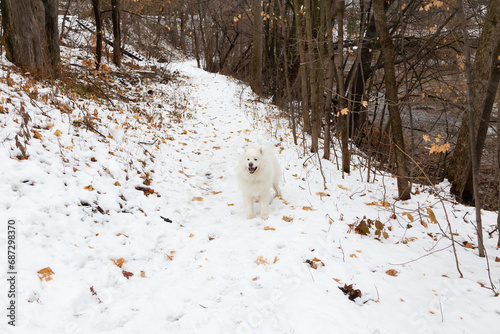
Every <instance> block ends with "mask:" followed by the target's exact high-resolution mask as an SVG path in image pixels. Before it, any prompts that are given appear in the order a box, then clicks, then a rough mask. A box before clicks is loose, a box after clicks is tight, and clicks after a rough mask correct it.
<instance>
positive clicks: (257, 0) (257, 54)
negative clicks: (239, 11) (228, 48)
mask: <svg viewBox="0 0 500 334" xmlns="http://www.w3.org/2000/svg"><path fill="white" fill-rule="evenodd" d="M261 12H262V4H261V0H252V14H253V49H252V50H253V51H252V63H251V72H252V82H251V87H252V90H253V91H254V93H255V94H257V95H262V93H263V92H262V55H263V53H262V51H263V45H262V43H263V37H262V15H261Z"/></svg>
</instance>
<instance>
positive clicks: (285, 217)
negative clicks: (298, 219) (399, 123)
mask: <svg viewBox="0 0 500 334" xmlns="http://www.w3.org/2000/svg"><path fill="white" fill-rule="evenodd" d="M281 219H283V220H284V221H286V222H288V223H289V222H291V221H293V218H291V217H288V216H283V218H281Z"/></svg>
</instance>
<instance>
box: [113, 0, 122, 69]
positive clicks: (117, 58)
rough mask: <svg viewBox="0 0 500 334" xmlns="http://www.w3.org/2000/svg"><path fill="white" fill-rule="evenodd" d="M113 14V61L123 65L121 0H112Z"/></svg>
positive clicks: (119, 65)
mask: <svg viewBox="0 0 500 334" xmlns="http://www.w3.org/2000/svg"><path fill="white" fill-rule="evenodd" d="M111 11H112V12H111V16H112V20H113V63H115V65H116V66H118V67H121V66H122V57H121V53H122V50H121V29H120V0H111Z"/></svg>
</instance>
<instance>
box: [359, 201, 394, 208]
mask: <svg viewBox="0 0 500 334" xmlns="http://www.w3.org/2000/svg"><path fill="white" fill-rule="evenodd" d="M365 204H366V205H369V206H372V205H373V206H381V207H384V208H387V207H389V206H391V205H390V204H389V203H387V202H386V201H380V202H377V201H373V202H371V203H365Z"/></svg>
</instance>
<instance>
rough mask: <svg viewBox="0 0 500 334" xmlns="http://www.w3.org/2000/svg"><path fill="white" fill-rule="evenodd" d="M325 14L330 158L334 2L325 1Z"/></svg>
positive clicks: (326, 143)
mask: <svg viewBox="0 0 500 334" xmlns="http://www.w3.org/2000/svg"><path fill="white" fill-rule="evenodd" d="M322 10H323V11H324V13H323V15H325V28H326V49H327V56H328V58H327V64H328V65H327V71H326V79H325V85H326V101H325V137H324V146H325V148H324V155H323V158H325V159H327V160H330V141H331V138H330V137H331V136H330V131H331V125H332V112H333V110H332V106H333V103H332V97H333V78H334V76H335V67H334V66H335V64H334V49H333V36H332V29H333V25H332V23H333V18H334V15H335V13H334V6H333V4H332V2H330V1H327V2H326V3H325V8H324V9H322Z"/></svg>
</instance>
